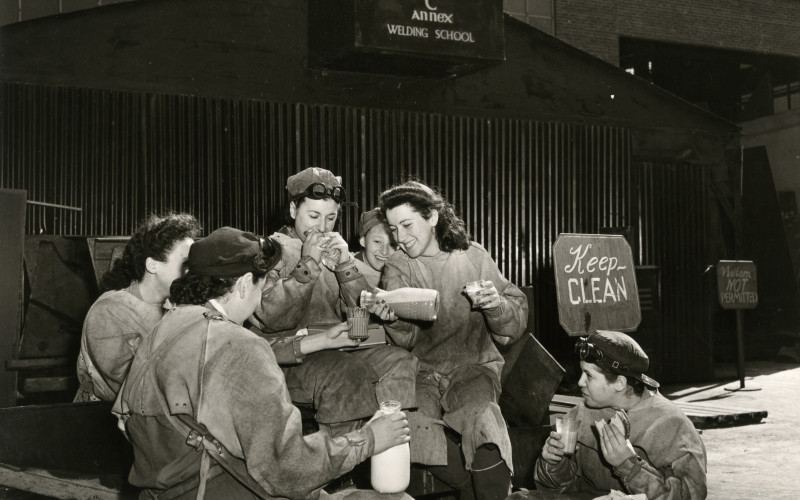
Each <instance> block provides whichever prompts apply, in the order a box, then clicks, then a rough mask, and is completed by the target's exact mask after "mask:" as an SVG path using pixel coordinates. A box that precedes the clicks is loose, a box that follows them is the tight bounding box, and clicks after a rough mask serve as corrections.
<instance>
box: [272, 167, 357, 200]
mask: <svg viewBox="0 0 800 500" xmlns="http://www.w3.org/2000/svg"><path fill="white" fill-rule="evenodd" d="M319 185H322V186H323V189H321V190H317V191H315V190H314V188H315V187H319ZM286 190H287V191H289V197H290V198H292V199H294V198H297V197H300V196H304V195H305V196H309V195H310V196H311V197H315V198H317V197H319V194H320V193H321V194H322V195H323V196H324V195H326V194H327V195H331V196H332V195H333V193H334V192H335V193H337V194H338V193H339V192H342V193H343V191H344V188H342V178H341V177H339V176H337V175H333V172H331V171H330V170H325V169H324V168H319V167H309V168H307V169H305V170H303V171H302V172H298V173H296V174H294V175H292V176H290V177H289V179H287V181H286ZM315 193H316V194H317V196H315ZM336 197H337V198H338V197H339V196H336ZM341 197H342V198H343V196H341ZM337 201H339V200H337Z"/></svg>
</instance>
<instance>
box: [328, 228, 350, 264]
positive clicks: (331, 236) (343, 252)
mask: <svg viewBox="0 0 800 500" xmlns="http://www.w3.org/2000/svg"><path fill="white" fill-rule="evenodd" d="M325 236H327V237H328V243H327V244H326V245H325V248H326V249H327V251H331V250H333V249H336V250H339V260H338V261H337V264H339V265H342V264H345V263H347V262H348V261H349V260H350V259H351V258H352V257H351V256H350V247H348V246H347V242H346V241H344V238H342V235H341V234H339V233H333V232H331V233H325Z"/></svg>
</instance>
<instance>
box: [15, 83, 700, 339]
mask: <svg viewBox="0 0 800 500" xmlns="http://www.w3.org/2000/svg"><path fill="white" fill-rule="evenodd" d="M0 91H1V92H2V96H1V98H0V103H2V106H3V110H4V112H3V114H2V121H1V122H0V127H2V130H1V131H0V132H1V133H2V151H0V161H1V162H2V164H1V165H0V167H1V168H2V171H1V172H0V187H5V188H15V189H27V190H28V199H29V200H33V201H37V202H46V203H51V204H57V205H65V206H70V207H79V208H81V209H82V211H80V212H78V211H75V210H69V209H63V208H53V207H43V206H37V205H32V206H30V207H29V209H28V226H27V231H28V233H29V234H38V233H43V234H60V235H126V234H130V233H131V232H132V231H133V230H134V228H135V226H136V223H137V221H138V220H140V219H141V218H142V217H144V216H145V215H146V214H147V213H149V212H154V211H155V212H159V211H165V210H186V211H190V212H192V213H194V214H195V215H196V216H197V217H198V218H199V219H200V220H201V221H202V222H203V224H204V225H205V227H206V228H207V229H213V228H216V227H219V226H222V225H232V226H236V227H240V228H242V229H246V230H251V231H255V232H259V233H268V232H271V231H272V230H274V229H276V228H277V226H278V225H279V224H280V222H281V220H282V211H283V206H284V204H285V203H286V196H285V189H284V186H285V181H286V178H287V177H288V176H289V175H291V174H292V173H294V172H297V171H299V170H301V169H303V168H305V167H307V166H310V165H319V166H324V167H326V168H329V169H331V170H333V171H335V172H336V173H338V174H340V175H342V176H343V177H344V183H345V186H346V188H347V190H348V192H349V194H350V200H351V201H352V202H355V203H357V204H358V207H359V208H358V209H357V208H356V207H355V206H348V207H346V209H345V214H344V217H343V223H342V232H343V233H344V235H345V237H351V236H352V235H353V233H354V230H355V224H356V222H357V220H358V214H359V212H360V210H361V209H365V208H370V207H371V206H372V205H373V204H374V202H375V200H376V199H377V195H378V193H379V192H380V191H381V190H383V189H385V188H386V187H388V186H389V185H391V184H393V183H396V182H399V181H401V180H404V179H406V178H408V177H410V176H415V177H418V178H420V179H422V180H424V181H426V182H428V183H430V184H433V185H436V186H438V187H439V188H440V189H441V190H442V191H443V192H444V193H445V195H446V197H447V198H448V199H449V200H450V201H451V202H453V204H454V205H455V206H456V208H457V209H458V210H459V211H460V213H461V214H462V215H463V218H464V219H465V221H466V223H467V227H468V229H469V230H470V232H471V233H472V234H473V236H474V238H475V240H476V241H478V242H480V243H481V244H483V245H484V246H485V247H486V248H487V249H488V250H489V252H490V253H491V254H492V255H493V256H494V257H495V258H496V260H497V262H498V264H499V266H500V268H501V269H502V270H503V272H504V273H505V274H506V275H507V276H508V277H509V278H510V279H511V280H512V281H514V282H515V283H517V284H519V285H530V284H533V285H535V286H536V289H537V291H536V302H537V315H538V316H537V325H536V330H537V333H538V335H539V336H540V338H542V340H543V341H544V342H545V343H546V345H547V342H548V340H551V341H552V342H554V343H557V342H562V343H563V341H564V340H565V337H566V336H565V335H564V333H563V332H562V331H561V330H560V327H559V326H558V320H557V308H556V302H555V289H554V285H553V271H552V263H551V246H552V243H553V242H554V241H555V239H556V237H557V236H558V234H559V233H561V232H581V233H596V232H599V231H600V230H601V229H602V228H604V227H620V226H634V227H636V228H637V230H638V234H639V236H640V241H639V242H638V244H637V245H636V246H638V252H639V256H640V260H639V262H637V264H656V265H668V266H673V265H674V266H678V267H681V266H688V267H691V266H693V265H694V264H693V263H689V262H682V261H680V259H679V261H677V262H675V263H673V262H672V260H673V258H674V255H673V252H677V254H679V255H683V254H685V251H684V250H682V249H683V248H694V247H695V246H697V245H701V244H702V227H699V228H698V227H695V226H691V227H689V226H688V225H687V224H690V223H689V222H687V221H688V218H689V217H690V216H693V215H698V216H702V214H701V213H696V212H689V213H684V209H686V210H690V211H691V210H692V208H691V207H696V206H700V207H702V200H703V187H702V182H698V181H702V179H698V178H697V177H696V176H697V175H698V174H696V173H695V171H696V170H697V169H692V168H688V167H679V166H670V167H664V166H655V165H653V166H645V167H644V168H632V165H631V159H630V154H631V139H630V131H629V130H627V129H625V128H618V127H612V126H606V125H584V124H570V123H558V122H538V121H535V120H516V119H507V118H481V117H473V116H452V115H443V114H439V113H421V112H409V111H402V110H379V109H366V108H354V107H345V106H326V105H311V104H289V103H275V102H264V101H234V100H222V99H212V98H202V97H193V96H170V95H152V94H134V93H124V92H110V91H101V90H88V89H69V88H52V87H41V86H34V85H19V84H9V83H6V84H3V85H2V88H1V90H0ZM640 183H641V185H642V189H641V191H642V194H641V196H640V193H639V191H640V190H639V186H640ZM695 184H697V185H695ZM687 187H688V188H691V189H687ZM691 224H694V223H691ZM666 228H673V229H674V230H675V231H670V232H667V231H665V229H666ZM697 230H700V231H701V233H699V234H697V233H695V231H697ZM681 258H682V257H681ZM679 278H680V279H684V278H685V276H684V275H681V276H680V277H679ZM686 285H687V283H683V282H681V281H675V282H674V284H673V285H671V286H674V287H676V288H681V287H683V286H686ZM664 290H665V296H667V295H668V293H669V291H671V288H670V287H669V286H667V285H666V283H665V287H664ZM683 296H685V297H686V302H681V306H691V305H692V304H691V302H689V300H691V299H692V298H693V297H691V296H688V295H685V294H684V295H682V297H683ZM694 307H695V308H696V307H697V306H696V305H694ZM675 312H676V313H677V312H678V311H677V309H676V310H675ZM665 315H666V314H665ZM683 317H684V316H683V313H682V312H681V314H675V315H674V321H676V322H681V321H683V320H682V319H681V318H683ZM680 327H682V328H688V326H687V325H685V324H683V325H680Z"/></svg>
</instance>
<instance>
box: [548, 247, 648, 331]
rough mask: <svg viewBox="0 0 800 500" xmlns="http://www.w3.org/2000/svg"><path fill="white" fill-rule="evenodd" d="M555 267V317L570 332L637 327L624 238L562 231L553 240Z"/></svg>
mask: <svg viewBox="0 0 800 500" xmlns="http://www.w3.org/2000/svg"><path fill="white" fill-rule="evenodd" d="M553 265H554V267H555V278H556V291H557V294H558V316H559V321H560V323H561V326H563V327H564V329H565V330H566V331H567V333H568V334H569V335H572V336H580V335H586V334H587V333H589V332H591V331H594V330H618V331H623V332H630V331H633V330H636V328H637V327H638V326H639V323H640V322H641V320H642V315H641V311H640V309H639V289H638V287H637V286H636V270H635V268H634V266H633V255H632V253H631V247H630V245H629V244H628V242H627V241H626V240H625V238H624V237H622V236H620V235H607V234H561V235H559V237H558V238H557V239H556V242H555V243H554V244H553Z"/></svg>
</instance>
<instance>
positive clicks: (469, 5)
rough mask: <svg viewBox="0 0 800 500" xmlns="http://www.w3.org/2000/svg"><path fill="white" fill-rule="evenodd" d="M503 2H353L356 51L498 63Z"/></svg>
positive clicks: (480, 0) (420, 0) (383, 0)
mask: <svg viewBox="0 0 800 500" xmlns="http://www.w3.org/2000/svg"><path fill="white" fill-rule="evenodd" d="M503 31H504V30H503V2H502V1H497V0H471V1H469V2H465V1H464V0H355V44H356V47H359V48H366V49H378V50H382V51H402V52H414V53H418V54H420V55H423V56H425V57H431V56H458V57H465V58H475V59H497V60H503V59H504V54H505V52H504V41H503Z"/></svg>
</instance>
